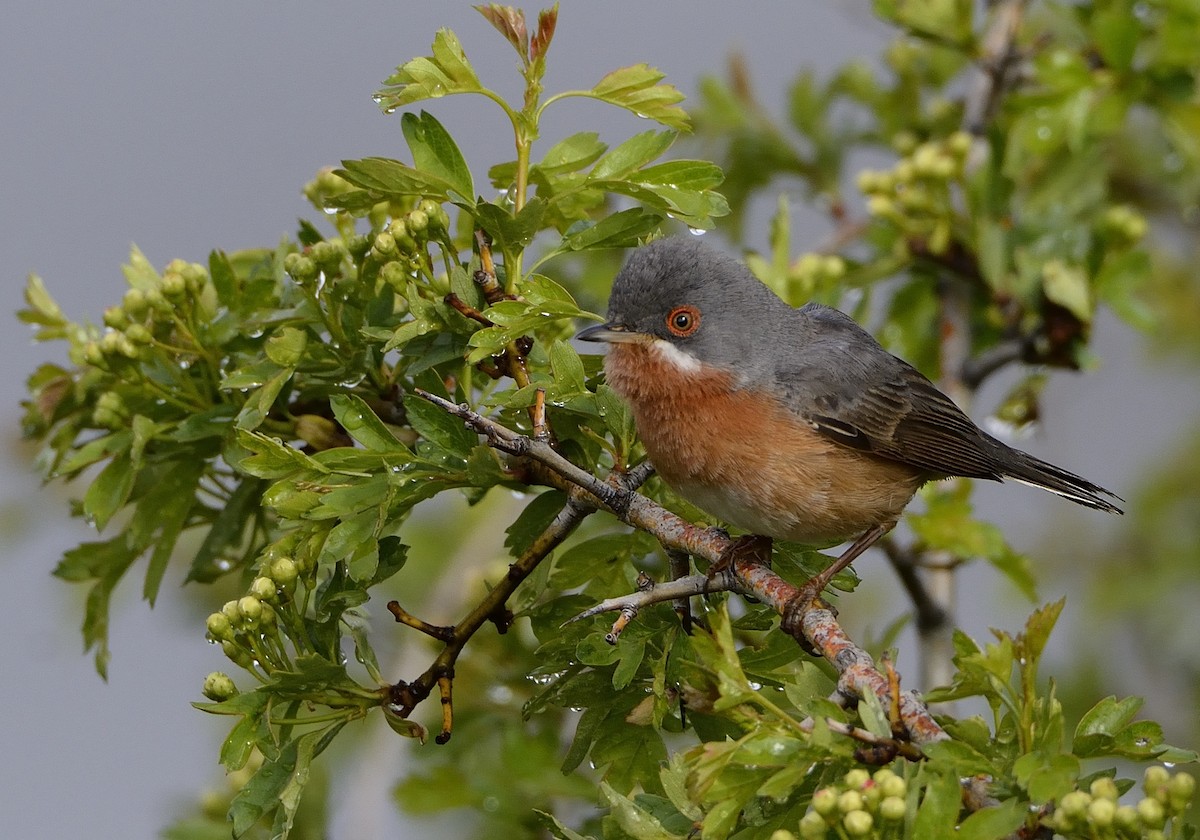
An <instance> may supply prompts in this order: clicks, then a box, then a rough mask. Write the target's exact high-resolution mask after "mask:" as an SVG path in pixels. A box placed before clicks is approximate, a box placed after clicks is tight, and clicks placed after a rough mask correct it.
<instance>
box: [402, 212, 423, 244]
mask: <svg viewBox="0 0 1200 840" xmlns="http://www.w3.org/2000/svg"><path fill="white" fill-rule="evenodd" d="M406 222H407V224H408V230H409V233H411V234H412V235H413V236H415V237H417V238H420V236H421V234H423V233H425V231H426V229H428V227H429V214H428V213H426V212H424V211H423V210H413V211H412V212H411V213H409V214H408V217H407V219H406Z"/></svg>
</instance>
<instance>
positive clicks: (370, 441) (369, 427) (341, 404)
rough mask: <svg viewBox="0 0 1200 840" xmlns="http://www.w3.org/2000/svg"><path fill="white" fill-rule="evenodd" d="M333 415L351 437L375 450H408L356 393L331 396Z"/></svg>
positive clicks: (330, 404) (330, 403)
mask: <svg viewBox="0 0 1200 840" xmlns="http://www.w3.org/2000/svg"><path fill="white" fill-rule="evenodd" d="M329 407H330V408H331V409H332V410H333V417H334V419H335V420H337V421H338V422H339V423H341V424H342V427H343V428H344V429H345V430H346V432H347V433H349V435H350V437H352V438H354V439H355V440H356V441H358V442H359V443H361V444H362V445H363V446H365V447H366V448H367V449H370V450H371V451H373V452H408V449H407V447H405V446H404V444H402V443H401V442H400V441H398V440H397V439H396V436H395V435H393V434H392V432H391V430H390V429H388V427H387V426H386V425H385V424H384V422H383V421H382V420H380V419H379V416H378V415H377V414H376V413H375V412H374V411H372V410H371V407H370V406H369V405H367V403H366V401H365V400H363V399H362V397H359V396H357V395H355V394H334V395H333V396H332V397H330V398H329Z"/></svg>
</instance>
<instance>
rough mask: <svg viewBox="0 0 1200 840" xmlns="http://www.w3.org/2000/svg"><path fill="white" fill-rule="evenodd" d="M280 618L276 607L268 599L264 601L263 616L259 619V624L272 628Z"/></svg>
mask: <svg viewBox="0 0 1200 840" xmlns="http://www.w3.org/2000/svg"><path fill="white" fill-rule="evenodd" d="M278 620H279V615H278V614H277V613H276V612H275V608H274V607H272V606H271V605H270V604H268V603H267V602H266V601H263V602H262V616H261V617H260V618H259V619H258V626H259V627H264V628H267V629H270V628H272V627H274V626H275V624H276V623H277V622H278Z"/></svg>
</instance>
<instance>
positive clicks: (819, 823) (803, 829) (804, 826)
mask: <svg viewBox="0 0 1200 840" xmlns="http://www.w3.org/2000/svg"><path fill="white" fill-rule="evenodd" d="M828 831H829V826H828V825H826V823H825V820H824V819H823V818H822V817H821V815H820V814H818V813H817V812H816V811H809V812H808V813H807V814H805V815H804V816H803V817H801V818H800V836H801V837H802V838H804V840H822V838H823V837H825V835H826V833H828Z"/></svg>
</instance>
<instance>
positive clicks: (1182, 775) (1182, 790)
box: [1167, 771, 1196, 813]
mask: <svg viewBox="0 0 1200 840" xmlns="http://www.w3.org/2000/svg"><path fill="white" fill-rule="evenodd" d="M1195 793H1196V777H1195V776H1193V775H1192V774H1191V773H1187V772H1184V771H1180V772H1179V773H1176V774H1175V775H1174V776H1172V777H1171V781H1170V782H1168V783H1167V795H1168V797H1169V798H1170V800H1171V803H1170V804H1171V810H1172V811H1174V812H1175V813H1182V812H1183V811H1184V810H1185V809H1186V808H1187V807H1188V805H1189V804H1191V801H1192V796H1193V795H1194V794H1195Z"/></svg>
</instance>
